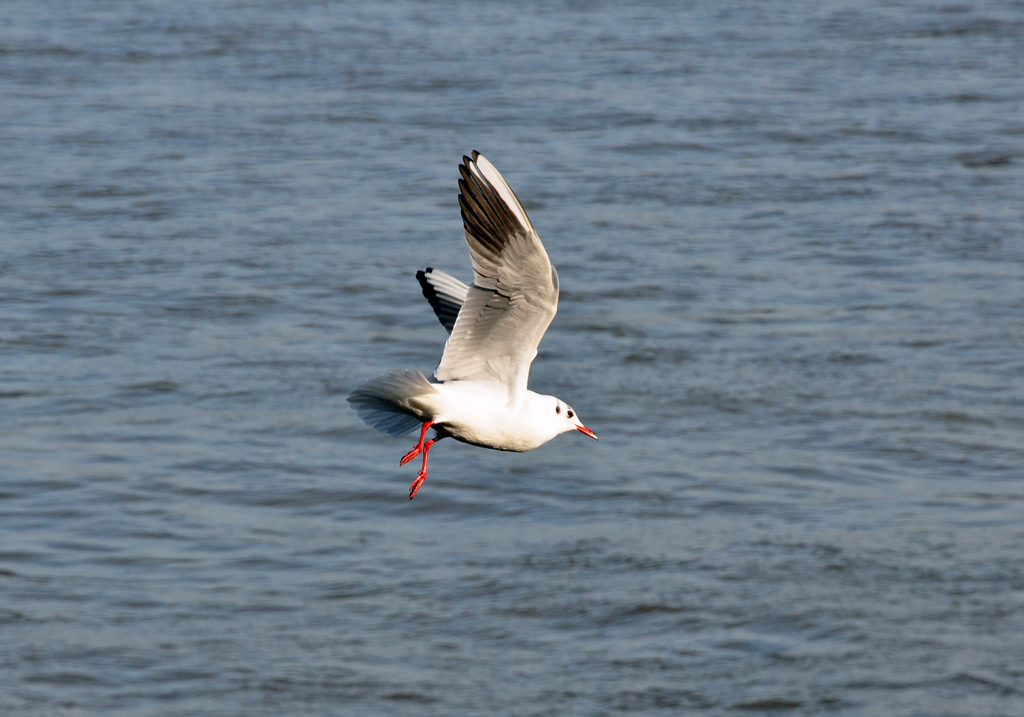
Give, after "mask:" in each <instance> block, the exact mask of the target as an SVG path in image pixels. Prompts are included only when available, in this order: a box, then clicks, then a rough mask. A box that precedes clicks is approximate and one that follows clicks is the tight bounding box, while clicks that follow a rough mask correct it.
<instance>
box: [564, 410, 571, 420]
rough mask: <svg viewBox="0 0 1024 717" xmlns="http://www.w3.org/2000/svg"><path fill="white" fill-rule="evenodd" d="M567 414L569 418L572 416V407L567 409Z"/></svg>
mask: <svg viewBox="0 0 1024 717" xmlns="http://www.w3.org/2000/svg"><path fill="white" fill-rule="evenodd" d="M565 415H566V416H568V417H569V418H572V409H571V408H570V409H569V410H568V411H566V412H565Z"/></svg>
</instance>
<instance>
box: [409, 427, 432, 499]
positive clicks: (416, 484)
mask: <svg viewBox="0 0 1024 717" xmlns="http://www.w3.org/2000/svg"><path fill="white" fill-rule="evenodd" d="M437 440H438V439H436V438H435V439H433V440H429V441H427V442H426V443H424V444H423V467H422V468H420V472H419V474H418V475H417V476H416V480H414V481H413V482H412V485H411V486H409V500H412V497H413V496H414V495H416V491H418V490H419V489H420V486H421V485H423V481H425V480H426V479H427V452H428V451H430V447H431V446H432V445H434V444H435V443H437Z"/></svg>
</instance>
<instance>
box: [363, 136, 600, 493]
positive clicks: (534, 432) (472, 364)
mask: <svg viewBox="0 0 1024 717" xmlns="http://www.w3.org/2000/svg"><path fill="white" fill-rule="evenodd" d="M459 173H460V174H461V175H462V178H461V179H460V180H459V190H460V191H459V207H460V208H461V209H462V223H463V226H464V228H465V230H466V241H467V242H468V244H469V257H470V259H471V260H472V262H473V276H474V278H473V285H472V286H467V285H466V284H464V283H462V282H461V281H459V280H458V279H456V278H455V277H453V276H451V275H449V274H446V273H444V272H443V271H437V270H435V269H433V268H431V267H427V268H426V269H425V270H423V271H417V272H416V279H417V280H418V281H419V283H420V287H421V289H422V291H423V295H424V297H426V299H427V301H428V302H430V305H431V307H433V309H434V313H435V314H436V315H437V318H438V319H439V320H440V322H441V324H442V325H443V326H444V328H445V329H446V330H447V331H448V334H449V336H448V341H447V343H445V346H444V353H443V354H442V356H441V363H440V364H438V367H437V369H436V370H435V371H434V378H435V379H436V382H435V383H431V382H430V381H428V380H427V377H426V376H424V375H423V372H421V371H420V370H419V369H410V368H406V369H398V370H397V371H391V372H389V373H386V374H384V375H382V376H378V377H377V378H374V379H371V380H370V381H367V382H366V383H364V384H362V385H361V386H359V387H358V388H356V389H355V390H354V391H352V393H350V394H349V396H348V401H349V403H351V404H352V407H353V408H354V409H355V410H356V412H357V413H358V414H359V417H360V418H361V419H362V420H363V421H364V422H365V423H366V424H367V425H368V426H370V427H372V428H375V429H377V430H378V431H381V432H382V433H387V434H389V435H392V436H396V437H400V436H404V435H407V434H409V433H411V432H412V431H413V430H415V429H416V428H417V426H419V428H420V438H419V442H417V444H416V445H415V446H414V447H413V449H412V450H411V451H409V452H408V453H406V454H405V455H404V456H402V460H401V461H400V463H399V465H405V464H406V463H408V462H409V461H411V460H412V459H413V458H415V457H416V456H418V455H421V454H422V456H423V464H422V467H421V468H420V472H419V474H418V475H417V476H416V480H415V481H413V483H412V485H411V486H410V487H409V500H412V498H413V497H414V496H415V495H416V492H417V491H418V490H419V489H420V486H422V485H423V482H424V481H425V480H426V479H427V454H428V452H429V451H430V448H431V446H433V445H434V444H435V443H437V442H438V441H440V440H441V439H442V438H448V437H451V438H454V439H455V440H457V441H461V442H462V443H468V444H470V445H474V446H482V447H484V448H493V449H495V450H499V451H516V452H524V451H529V450H533V449H534V448H536V447H538V446H541V445H543V444H545V443H547V442H548V441H550V440H551V439H552V438H554V437H555V436H557V435H559V434H561V433H565V432H567V431H574V430H575V431H579V432H580V433H583V434H584V435H587V436H590V437H591V438H593V439H594V440H595V441H596V440H597V436H596V435H595V434H594V432H593V431H592V430H590V429H589V428H587V427H586V426H584V425H583V424H582V423H581V422H580V419H579V416H577V415H576V411H574V410H573V409H572V407H571V406H569V405H568V404H566V403H565V402H564V401H562V400H560V399H558V398H555V397H554V396H543V395H541V394H538V393H534V392H533V391H530V390H528V389H527V387H526V385H527V382H528V381H529V378H530V364H531V363H533V359H534V358H536V356H537V345H538V344H540V340H541V338H542V337H543V336H544V332H545V331H546V330H547V328H548V325H549V324H550V323H551V320H552V319H553V318H554V317H555V312H556V311H557V310H558V273H557V272H556V271H555V267H553V266H551V261H550V260H549V259H548V254H547V252H546V251H544V245H543V244H541V242H540V237H539V236H537V232H536V231H535V230H534V228H533V224H531V223H530V218H529V217H528V216H526V210H525V209H523V205H522V204H520V203H519V199H518V198H517V197H516V195H515V193H514V192H513V191H512V188H511V187H509V186H508V183H507V182H506V181H505V179H504V178H503V177H502V176H501V174H500V173H499V172H498V170H497V169H495V168H494V165H492V164H491V163H490V162H488V161H487V159H486V158H485V157H484V156H483V155H482V154H480V153H479V152H476V151H474V152H473V156H472V157H465V156H464V157H463V158H462V164H461V165H459ZM429 429H433V430H434V437H433V438H432V439H430V440H426V441H425V440H424V439H425V438H426V435H427V431H428V430H429Z"/></svg>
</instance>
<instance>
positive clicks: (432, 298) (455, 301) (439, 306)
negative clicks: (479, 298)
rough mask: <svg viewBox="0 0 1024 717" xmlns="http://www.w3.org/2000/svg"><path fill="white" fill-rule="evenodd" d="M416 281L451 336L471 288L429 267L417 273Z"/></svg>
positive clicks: (449, 275)
mask: <svg viewBox="0 0 1024 717" xmlns="http://www.w3.org/2000/svg"><path fill="white" fill-rule="evenodd" d="M416 280H417V281H418V282H420V288H422V289H423V296H424V297H425V298H426V299H427V301H429V302H430V305H431V306H432V307H433V309H434V313H435V314H437V318H438V320H439V321H440V322H441V325H442V326H444V328H445V330H447V331H448V333H449V334H450V333H451V332H452V328H454V327H455V319H457V318H458V316H459V310H460V309H461V308H462V305H463V304H464V303H466V295H467V294H468V293H469V287H468V286H466V285H465V284H463V283H462V282H461V281H459V280H458V279H456V278H455V277H454V276H452V275H451V274H445V273H444V272H443V271H436V270H434V269H433V268H432V267H429V266H428V267H427V268H426V270H425V271H417V272H416Z"/></svg>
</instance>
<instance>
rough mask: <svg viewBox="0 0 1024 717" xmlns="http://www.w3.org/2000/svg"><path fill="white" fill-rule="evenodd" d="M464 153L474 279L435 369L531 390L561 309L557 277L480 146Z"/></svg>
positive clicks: (464, 205) (441, 376)
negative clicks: (541, 350)
mask: <svg viewBox="0 0 1024 717" xmlns="http://www.w3.org/2000/svg"><path fill="white" fill-rule="evenodd" d="M462 159H463V163H462V164H461V165H460V166H459V172H460V174H461V175H462V178H461V179H460V180H459V189H460V190H461V192H460V194H459V206H460V207H461V209H462V222H463V225H464V228H465V230H466V241H467V243H468V244H469V255H470V258H471V259H472V261H473V273H474V282H473V286H472V287H471V288H469V291H468V295H467V297H466V300H465V302H464V303H463V305H462V309H461V310H460V311H459V315H458V318H457V319H456V321H455V325H454V327H453V328H452V331H451V336H450V337H449V338H448V343H447V344H446V345H445V350H444V355H443V356H442V357H441V363H440V365H439V366H438V367H437V370H436V371H435V372H434V375H435V376H436V378H437V379H438V380H439V381H458V380H491V381H497V382H500V383H503V384H506V385H507V386H508V388H509V391H510V392H518V391H521V390H526V385H527V382H528V380H529V375H530V364H531V363H532V362H533V359H534V357H536V355H537V346H538V344H540V340H541V338H543V336H544V332H545V331H547V328H548V325H549V324H550V323H551V320H552V319H553V318H554V317H555V312H556V311H557V310H558V275H557V274H556V273H555V271H554V267H552V266H551V261H550V260H549V259H548V255H547V252H546V251H545V250H544V245H543V244H541V241H540V237H538V236H537V232H536V231H534V229H533V224H532V223H531V222H530V219H529V217H528V216H527V215H526V210H524V209H523V206H522V204H520V202H519V199H518V198H517V197H516V195H515V193H514V192H513V191H512V189H511V187H509V186H508V184H507V183H506V182H505V180H504V178H503V177H502V176H501V174H500V173H499V172H498V170H497V169H495V168H494V166H493V165H492V164H491V163H490V162H488V161H487V159H486V158H485V157H483V156H482V155H481V154H480V153H479V152H473V156H472V158H470V157H463V158H462Z"/></svg>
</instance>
